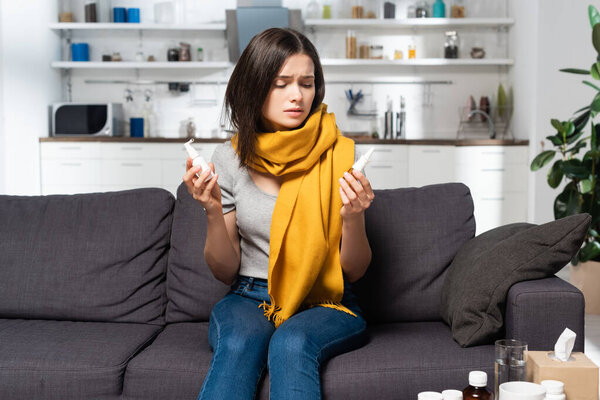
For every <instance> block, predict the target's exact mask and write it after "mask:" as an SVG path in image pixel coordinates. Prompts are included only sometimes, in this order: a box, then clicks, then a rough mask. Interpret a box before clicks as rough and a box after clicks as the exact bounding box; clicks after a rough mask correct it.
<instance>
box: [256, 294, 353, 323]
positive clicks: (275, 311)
mask: <svg viewBox="0 0 600 400" xmlns="http://www.w3.org/2000/svg"><path fill="white" fill-rule="evenodd" d="M318 306H321V307H327V308H333V309H334V310H338V311H343V312H345V313H346V314H350V315H352V316H353V317H356V314H355V313H353V312H352V311H350V310H349V309H348V308H347V307H346V306H344V305H342V304H341V303H339V302H336V301H332V300H324V301H322V302H319V303H315V304H311V305H309V306H308V308H313V307H318ZM258 308H262V309H263V310H264V311H265V317H266V318H267V320H269V321H273V324H275V328H279V326H280V325H281V324H283V323H284V322H285V320H286V319H285V318H283V317H282V316H281V315H280V312H281V307H278V306H275V305H273V304H267V302H266V301H263V302H262V304H260V305H259V306H258Z"/></svg>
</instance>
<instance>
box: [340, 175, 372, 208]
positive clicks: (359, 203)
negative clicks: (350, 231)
mask: <svg viewBox="0 0 600 400" xmlns="http://www.w3.org/2000/svg"><path fill="white" fill-rule="evenodd" d="M340 196H341V197H342V203H343V204H344V205H343V207H342V210H341V211H340V214H341V216H342V218H343V219H348V218H352V217H356V216H359V215H362V214H363V213H364V211H365V210H366V209H367V208H369V206H370V205H371V203H372V202H373V199H374V198H375V194H373V189H372V188H371V183H369V180H368V179H367V177H366V176H364V174H363V173H362V172H360V171H352V173H349V172H345V173H344V177H343V178H340Z"/></svg>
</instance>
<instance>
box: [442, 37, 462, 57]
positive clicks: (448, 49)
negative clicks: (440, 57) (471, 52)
mask: <svg viewBox="0 0 600 400" xmlns="http://www.w3.org/2000/svg"><path fill="white" fill-rule="evenodd" d="M458 43H459V42H458V33H456V31H448V32H446V41H445V42H444V58H458Z"/></svg>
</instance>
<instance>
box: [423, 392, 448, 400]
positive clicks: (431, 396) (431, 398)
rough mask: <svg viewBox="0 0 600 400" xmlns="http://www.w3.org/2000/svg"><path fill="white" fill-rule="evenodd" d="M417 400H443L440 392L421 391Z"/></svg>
mask: <svg viewBox="0 0 600 400" xmlns="http://www.w3.org/2000/svg"><path fill="white" fill-rule="evenodd" d="M417 400H443V397H442V394H441V393H439V392H421V393H419V394H418V395H417Z"/></svg>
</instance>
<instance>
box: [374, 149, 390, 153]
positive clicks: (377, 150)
mask: <svg viewBox="0 0 600 400" xmlns="http://www.w3.org/2000/svg"><path fill="white" fill-rule="evenodd" d="M373 152H374V153H391V152H392V149H375V150H374V151H373Z"/></svg>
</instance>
